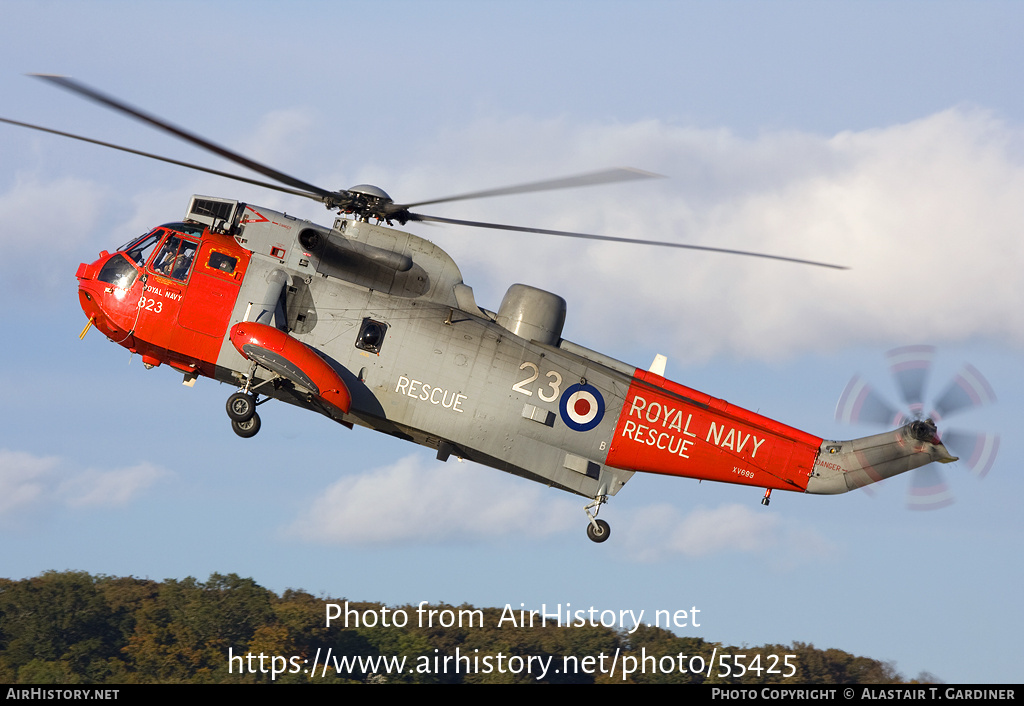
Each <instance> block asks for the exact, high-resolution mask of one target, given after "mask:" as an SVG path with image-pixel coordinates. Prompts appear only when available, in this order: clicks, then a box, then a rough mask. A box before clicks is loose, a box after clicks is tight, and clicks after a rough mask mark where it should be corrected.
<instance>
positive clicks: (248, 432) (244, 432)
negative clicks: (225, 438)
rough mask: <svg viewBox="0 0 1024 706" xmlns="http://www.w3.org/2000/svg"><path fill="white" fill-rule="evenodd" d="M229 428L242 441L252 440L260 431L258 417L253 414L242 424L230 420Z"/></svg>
mask: <svg viewBox="0 0 1024 706" xmlns="http://www.w3.org/2000/svg"><path fill="white" fill-rule="evenodd" d="M231 428H232V429H233V430H234V432H235V433H236V434H238V435H239V436H240V437H242V438H243V439H249V438H252V437H254V436H256V434H257V433H258V432H259V430H260V415H258V414H256V412H253V413H252V416H251V417H249V419H247V420H246V421H244V422H236V421H235V420H233V419H232V420H231Z"/></svg>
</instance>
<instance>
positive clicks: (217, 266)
mask: <svg viewBox="0 0 1024 706" xmlns="http://www.w3.org/2000/svg"><path fill="white" fill-rule="evenodd" d="M237 265H238V258H237V257H231V256H230V255H225V254H224V253H222V252H217V251H216V250H214V251H213V252H211V253H210V261H209V262H208V263H207V267H209V268H210V269H211V270H217V271H219V272H223V273H225V274H229V275H230V274H233V273H234V271H235V267H236V266H237Z"/></svg>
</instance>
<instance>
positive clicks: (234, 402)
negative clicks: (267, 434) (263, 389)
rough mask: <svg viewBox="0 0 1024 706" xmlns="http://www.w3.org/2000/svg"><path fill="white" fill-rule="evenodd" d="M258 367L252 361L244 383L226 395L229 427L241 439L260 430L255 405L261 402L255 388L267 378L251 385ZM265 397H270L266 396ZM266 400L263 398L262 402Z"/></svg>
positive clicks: (252, 435) (258, 416)
mask: <svg viewBox="0 0 1024 706" xmlns="http://www.w3.org/2000/svg"><path fill="white" fill-rule="evenodd" d="M258 367H259V366H258V365H257V364H256V363H255V362H253V364H252V366H251V367H250V368H249V374H248V375H246V376H245V385H244V386H242V388H241V389H240V390H239V391H238V392H236V393H234V394H233V395H231V396H230V397H228V402H227V405H226V407H227V412H228V417H229V418H230V419H231V429H232V431H234V432H235V433H236V434H238V435H239V436H240V437H242V438H243V439H249V438H252V437H254V436H256V434H257V433H258V432H259V430H260V415H258V414H256V405H259V404H262V403H261V402H260V401H259V400H258V396H257V394H256V392H255V389H256V388H258V387H260V385H264V384H266V382H269V380H268V381H265V382H261V383H259V385H256V387H251V386H252V382H253V380H254V379H255V375H256V370H257V368H258ZM267 399H270V398H269V397H268V398H267ZM266 401H267V400H263V402H266Z"/></svg>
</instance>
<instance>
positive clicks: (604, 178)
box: [401, 167, 664, 208]
mask: <svg viewBox="0 0 1024 706" xmlns="http://www.w3.org/2000/svg"><path fill="white" fill-rule="evenodd" d="M663 178H664V177H663V176H662V175H661V174H654V173H652V172H645V171H643V170H640V169H633V168H632V167H625V168H622V167H619V168H616V169H605V170H603V171H600V172H590V173H587V174H578V175H576V176H570V177H562V178H561V179H547V180H545V181H534V182H530V183H529V184H517V185H514V186H504V187H500V188H497V189H485V190H484V191H471V192H469V193H467V194H459V195H457V196H446V197H444V198H440V199H432V200H430V201H417V202H416V203H407V204H402V205H401V208H416V207H418V206H428V205H432V204H436V203H448V202H450V201H467V200H469V199H483V198H487V197H489V196H508V195H510V194H529V193H533V192H535V191H554V190H556V189H571V188H574V187H577V186H596V185H598V184H612V183H615V182H620V181H636V180H638V179H663Z"/></svg>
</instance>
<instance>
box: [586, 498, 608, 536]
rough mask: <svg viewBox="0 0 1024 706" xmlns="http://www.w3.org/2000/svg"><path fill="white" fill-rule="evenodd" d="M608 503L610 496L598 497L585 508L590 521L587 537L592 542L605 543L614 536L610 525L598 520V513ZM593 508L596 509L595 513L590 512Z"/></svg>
mask: <svg viewBox="0 0 1024 706" xmlns="http://www.w3.org/2000/svg"><path fill="white" fill-rule="evenodd" d="M606 502H608V496H606V495H598V496H597V497H596V498H594V501H593V502H592V503H590V504H588V505H587V506H586V507H584V508H583V512H585V513H587V519H589V520H590V523H589V524H588V525H587V536H588V537H590V541H591V542H604V541H606V540H607V539H608V538H609V537H611V536H612V528H611V527H610V526H609V525H608V523H607V522H605V521H604V520H599V519H597V513H598V512H600V510H601V506H602V505H604V504H605V503H606ZM591 508H594V511H593V512H591V511H590V509H591Z"/></svg>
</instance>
